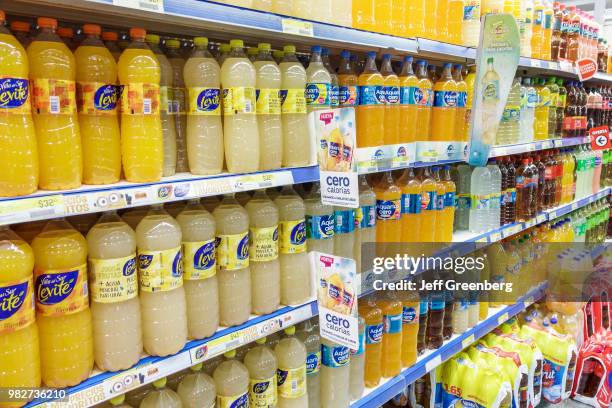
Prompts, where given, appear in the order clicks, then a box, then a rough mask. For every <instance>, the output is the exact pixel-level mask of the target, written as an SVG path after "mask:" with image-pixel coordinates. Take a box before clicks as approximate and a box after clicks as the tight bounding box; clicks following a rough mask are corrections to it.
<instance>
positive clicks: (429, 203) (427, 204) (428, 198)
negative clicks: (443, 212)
mask: <svg viewBox="0 0 612 408" xmlns="http://www.w3.org/2000/svg"><path fill="white" fill-rule="evenodd" d="M436 198H437V193H436V192H435V191H423V192H422V193H421V211H425V210H427V211H432V210H435V209H436V203H437V201H438V200H437V199H436Z"/></svg>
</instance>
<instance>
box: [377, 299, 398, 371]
mask: <svg viewBox="0 0 612 408" xmlns="http://www.w3.org/2000/svg"><path fill="white" fill-rule="evenodd" d="M383 296H384V297H380V298H379V299H378V301H377V302H376V303H377V305H378V307H379V308H380V309H381V310H382V313H383V325H384V335H383V339H382V375H383V377H394V376H396V375H398V374H399V373H400V370H401V369H402V311H403V306H402V302H401V301H400V300H399V299H397V298H396V297H395V296H394V294H392V293H391V292H389V293H387V294H385V295H383Z"/></svg>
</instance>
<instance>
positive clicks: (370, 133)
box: [357, 51, 385, 147]
mask: <svg viewBox="0 0 612 408" xmlns="http://www.w3.org/2000/svg"><path fill="white" fill-rule="evenodd" d="M358 83H359V106H357V146H358V147H374V146H382V145H383V144H384V134H385V96H384V92H383V85H384V79H383V77H382V75H381V74H380V72H378V68H377V67H376V52H375V51H370V52H368V58H367V60H366V63H365V67H364V69H363V72H362V73H361V75H359V78H358Z"/></svg>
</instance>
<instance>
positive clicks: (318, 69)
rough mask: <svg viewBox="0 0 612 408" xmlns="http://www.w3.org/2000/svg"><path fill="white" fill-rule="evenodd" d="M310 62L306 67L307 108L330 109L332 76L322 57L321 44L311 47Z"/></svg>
mask: <svg viewBox="0 0 612 408" xmlns="http://www.w3.org/2000/svg"><path fill="white" fill-rule="evenodd" d="M310 51H311V54H310V64H309V65H308V68H307V69H306V77H307V83H306V90H305V96H306V109H307V111H308V112H309V113H310V112H313V111H316V110H321V109H329V108H330V106H331V76H330V74H329V72H327V69H326V68H325V65H324V64H323V60H322V58H321V46H319V45H314V46H313V47H311V49H310Z"/></svg>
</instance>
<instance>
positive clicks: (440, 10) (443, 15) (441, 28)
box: [435, 0, 450, 42]
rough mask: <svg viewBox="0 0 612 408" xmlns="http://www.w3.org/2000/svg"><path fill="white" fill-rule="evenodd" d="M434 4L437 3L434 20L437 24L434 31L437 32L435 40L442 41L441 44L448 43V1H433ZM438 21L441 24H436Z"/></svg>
mask: <svg viewBox="0 0 612 408" xmlns="http://www.w3.org/2000/svg"><path fill="white" fill-rule="evenodd" d="M435 2H436V3H437V6H436V18H437V21H436V23H435V24H437V27H436V30H437V35H436V38H435V39H436V40H438V41H443V42H449V41H448V40H449V38H450V37H449V34H450V32H449V26H448V25H449V24H448V23H449V15H448V6H449V3H450V0H435ZM438 21H439V22H440V23H441V24H440V23H438Z"/></svg>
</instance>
